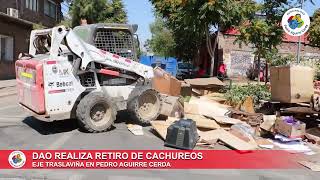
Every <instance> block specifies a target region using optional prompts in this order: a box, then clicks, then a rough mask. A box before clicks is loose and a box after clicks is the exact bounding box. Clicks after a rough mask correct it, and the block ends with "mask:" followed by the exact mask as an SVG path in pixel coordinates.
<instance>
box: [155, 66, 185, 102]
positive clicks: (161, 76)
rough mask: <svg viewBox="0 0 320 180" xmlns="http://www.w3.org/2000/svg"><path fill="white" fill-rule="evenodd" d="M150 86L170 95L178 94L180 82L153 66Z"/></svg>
mask: <svg viewBox="0 0 320 180" xmlns="http://www.w3.org/2000/svg"><path fill="white" fill-rule="evenodd" d="M152 86H153V88H154V89H155V90H157V91H158V92H160V93H163V94H167V95H170V96H179V95H180V91H181V82H180V81H179V80H178V79H176V78H175V77H173V76H171V75H170V74H169V73H167V72H165V71H164V70H162V69H160V68H158V67H157V68H155V77H154V78H153V80H152Z"/></svg>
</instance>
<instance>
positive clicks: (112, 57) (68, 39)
mask: <svg viewBox="0 0 320 180" xmlns="http://www.w3.org/2000/svg"><path fill="white" fill-rule="evenodd" d="M48 34H51V39H52V40H51V48H50V56H51V57H53V58H54V57H56V56H58V55H59V50H61V48H62V49H65V48H63V47H64V45H62V44H61V43H62V41H63V40H65V45H66V46H67V48H68V49H69V50H70V51H71V52H72V53H74V54H76V55H77V56H78V57H79V58H80V59H81V66H80V69H81V70H86V69H87V68H88V65H89V64H90V63H91V62H95V63H99V64H103V65H106V66H110V67H113V68H118V69H121V70H125V71H129V72H133V73H136V74H137V75H139V76H141V77H143V78H145V79H151V78H152V77H153V69H152V67H149V66H146V65H143V64H141V63H138V62H135V61H133V60H131V59H127V58H123V57H120V56H119V55H116V54H112V53H110V52H107V51H103V50H101V49H98V48H96V47H95V46H92V45H90V44H88V43H85V42H84V41H83V40H81V39H80V38H79V37H78V36H77V35H76V34H75V33H74V32H73V30H72V29H67V28H66V27H64V26H58V27H54V28H52V29H45V30H34V31H32V33H31V38H30V48H29V54H31V55H35V54H36V47H35V46H34V41H35V40H36V38H37V36H43V35H48Z"/></svg>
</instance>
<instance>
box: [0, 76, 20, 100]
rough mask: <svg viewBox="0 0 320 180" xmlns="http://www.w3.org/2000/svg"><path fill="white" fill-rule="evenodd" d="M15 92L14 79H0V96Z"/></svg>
mask: <svg viewBox="0 0 320 180" xmlns="http://www.w3.org/2000/svg"><path fill="white" fill-rule="evenodd" d="M15 94H17V89H16V80H15V79H12V80H2V81H0V97H3V96H10V95H15Z"/></svg>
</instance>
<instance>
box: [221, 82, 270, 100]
mask: <svg viewBox="0 0 320 180" xmlns="http://www.w3.org/2000/svg"><path fill="white" fill-rule="evenodd" d="M248 96H252V98H253V100H254V103H255V104H259V101H260V100H269V99H270V97H271V93H270V91H269V88H268V87H267V86H266V85H259V84H247V85H244V86H240V85H233V86H232V87H231V88H230V89H229V90H227V91H226V93H225V94H224V97H225V98H226V99H227V102H228V103H230V104H231V105H237V104H239V103H242V102H243V101H244V100H245V99H246V98H247V97H248Z"/></svg>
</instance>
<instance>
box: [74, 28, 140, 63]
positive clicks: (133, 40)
mask: <svg viewBox="0 0 320 180" xmlns="http://www.w3.org/2000/svg"><path fill="white" fill-rule="evenodd" d="M137 29H138V25H127V24H115V23H101V24H89V25H84V26H77V27H75V28H74V29H73V31H74V32H75V33H76V34H77V35H78V37H80V38H81V39H82V40H83V41H85V42H86V43H88V44H91V45H93V46H95V47H97V48H99V49H101V50H104V51H108V52H110V53H113V54H117V55H119V56H122V57H125V58H129V59H132V60H134V61H137V60H138V55H137V49H138V48H139V45H140V44H139V38H138V36H137V34H135V33H136V31H137Z"/></svg>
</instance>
